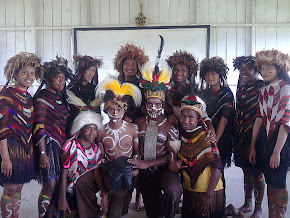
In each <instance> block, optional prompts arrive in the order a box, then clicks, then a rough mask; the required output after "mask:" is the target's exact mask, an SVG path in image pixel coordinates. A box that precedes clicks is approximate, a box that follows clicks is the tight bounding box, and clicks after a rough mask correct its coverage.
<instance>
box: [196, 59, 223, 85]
mask: <svg viewBox="0 0 290 218" xmlns="http://www.w3.org/2000/svg"><path fill="white" fill-rule="evenodd" d="M228 70H229V68H228V67H227V65H226V64H225V62H224V60H223V59H222V58H221V57H212V58H205V59H203V60H202V61H201V62H200V72H199V76H200V79H201V81H202V85H203V83H204V80H205V75H206V74H207V73H208V72H209V71H215V72H216V73H217V74H218V75H219V76H220V81H221V85H222V86H226V84H227V83H226V80H227V73H228Z"/></svg>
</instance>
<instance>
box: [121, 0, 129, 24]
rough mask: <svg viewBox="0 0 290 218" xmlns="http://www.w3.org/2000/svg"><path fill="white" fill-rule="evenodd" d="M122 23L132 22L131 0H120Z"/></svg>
mask: <svg viewBox="0 0 290 218" xmlns="http://www.w3.org/2000/svg"><path fill="white" fill-rule="evenodd" d="M119 6H120V9H119V11H120V25H129V24H130V0H120V5H119Z"/></svg>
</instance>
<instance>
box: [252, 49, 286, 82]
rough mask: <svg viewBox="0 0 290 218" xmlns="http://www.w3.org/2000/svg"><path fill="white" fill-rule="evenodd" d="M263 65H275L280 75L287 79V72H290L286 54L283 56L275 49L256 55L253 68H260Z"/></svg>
mask: <svg viewBox="0 0 290 218" xmlns="http://www.w3.org/2000/svg"><path fill="white" fill-rule="evenodd" d="M263 64H268V65H272V64H275V65H277V66H278V67H279V68H280V69H281V71H282V73H284V74H285V75H286V76H288V78H289V74H288V72H289V71H290V57H289V55H288V54H284V53H282V52H280V51H278V50H276V49H272V50H262V51H259V52H257V53H256V63H255V66H256V67H257V68H260V67H261V66H262V65H263Z"/></svg>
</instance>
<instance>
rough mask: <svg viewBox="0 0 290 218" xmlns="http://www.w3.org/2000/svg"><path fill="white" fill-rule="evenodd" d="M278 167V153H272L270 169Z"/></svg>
mask: <svg viewBox="0 0 290 218" xmlns="http://www.w3.org/2000/svg"><path fill="white" fill-rule="evenodd" d="M279 166H280V152H279V153H278V152H273V154H272V156H271V158H270V167H271V168H272V169H276V168H278V167H279Z"/></svg>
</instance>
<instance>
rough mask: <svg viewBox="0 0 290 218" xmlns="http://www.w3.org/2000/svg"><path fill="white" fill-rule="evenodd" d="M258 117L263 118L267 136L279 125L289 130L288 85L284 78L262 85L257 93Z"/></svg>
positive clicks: (289, 92) (289, 100)
mask: <svg viewBox="0 0 290 218" xmlns="http://www.w3.org/2000/svg"><path fill="white" fill-rule="evenodd" d="M257 116H258V117H262V118H263V124H264V125H265V127H266V132H267V137H268V138H269V137H270V136H271V135H272V134H273V132H274V131H275V130H276V129H277V128H278V127H279V126H280V125H279V124H282V125H284V126H285V127H286V128H287V130H288V132H289V130H290V85H289V84H288V83H287V82H285V81H284V80H279V81H277V82H276V83H274V84H269V85H267V86H266V87H264V88H263V89H262V90H261V92H260V95H259V110H258V114H257Z"/></svg>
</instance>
